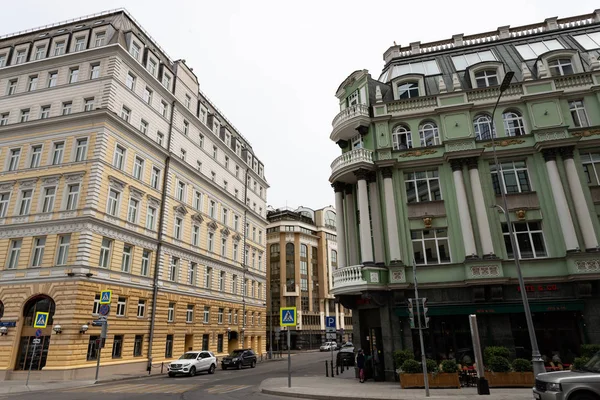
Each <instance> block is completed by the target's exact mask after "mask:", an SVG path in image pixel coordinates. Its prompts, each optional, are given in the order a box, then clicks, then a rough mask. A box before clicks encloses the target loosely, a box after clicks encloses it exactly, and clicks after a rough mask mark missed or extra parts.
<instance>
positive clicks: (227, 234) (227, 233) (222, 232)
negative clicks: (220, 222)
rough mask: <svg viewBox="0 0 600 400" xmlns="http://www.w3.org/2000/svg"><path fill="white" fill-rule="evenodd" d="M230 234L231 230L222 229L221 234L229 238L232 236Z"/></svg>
mask: <svg viewBox="0 0 600 400" xmlns="http://www.w3.org/2000/svg"><path fill="white" fill-rule="evenodd" d="M230 233H231V232H230V231H229V229H227V228H223V229H221V234H222V235H223V236H229V234H230Z"/></svg>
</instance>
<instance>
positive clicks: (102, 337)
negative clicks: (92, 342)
mask: <svg viewBox="0 0 600 400" xmlns="http://www.w3.org/2000/svg"><path fill="white" fill-rule="evenodd" d="M107 332H108V321H106V320H103V321H102V331H101V332H100V341H99V342H96V343H98V357H97V360H96V378H95V381H96V382H98V375H99V373H100V355H101V354H102V344H103V342H104V340H106V335H107Z"/></svg>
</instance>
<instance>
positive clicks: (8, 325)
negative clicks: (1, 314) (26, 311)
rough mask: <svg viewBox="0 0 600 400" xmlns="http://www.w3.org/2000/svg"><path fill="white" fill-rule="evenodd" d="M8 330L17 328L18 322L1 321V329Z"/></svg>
mask: <svg viewBox="0 0 600 400" xmlns="http://www.w3.org/2000/svg"><path fill="white" fill-rule="evenodd" d="M2 326H4V327H6V328H15V327H16V326H17V321H0V327H2Z"/></svg>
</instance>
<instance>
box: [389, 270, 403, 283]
mask: <svg viewBox="0 0 600 400" xmlns="http://www.w3.org/2000/svg"><path fill="white" fill-rule="evenodd" d="M402 282H406V276H404V268H398V269H392V270H391V271H390V283H402Z"/></svg>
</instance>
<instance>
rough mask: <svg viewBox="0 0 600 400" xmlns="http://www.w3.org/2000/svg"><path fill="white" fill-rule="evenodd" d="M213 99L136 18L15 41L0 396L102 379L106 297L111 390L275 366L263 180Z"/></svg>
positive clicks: (2, 73)
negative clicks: (244, 352) (226, 369)
mask: <svg viewBox="0 0 600 400" xmlns="http://www.w3.org/2000/svg"><path fill="white" fill-rule="evenodd" d="M198 87H199V86H198V81H197V78H196V76H195V75H194V74H193V72H192V71H191V69H190V68H188V67H187V66H186V64H185V62H184V61H182V60H180V61H171V60H170V59H169V57H168V56H167V55H166V53H165V52H164V51H163V50H162V49H161V48H160V47H159V46H158V44H156V43H155V42H154V41H153V40H152V38H151V37H150V36H149V35H148V34H147V33H146V32H145V31H144V30H143V28H142V27H141V26H139V24H137V22H136V21H135V20H134V19H133V18H132V17H131V16H130V15H129V14H127V12H125V11H114V12H110V13H105V14H101V15H96V16H93V17H84V18H81V19H80V20H76V21H70V22H68V23H64V24H63V23H60V24H55V25H53V26H49V27H45V28H41V29H35V30H30V31H28V32H26V33H17V34H13V35H6V36H4V37H0V171H1V172H0V260H3V261H0V262H4V264H0V334H1V336H0V380H4V379H23V377H24V376H25V375H26V373H27V369H28V368H29V365H30V364H31V365H32V369H33V373H32V376H33V377H34V378H36V379H78V378H86V377H92V376H93V374H94V367H95V365H96V360H97V357H98V348H97V347H98V346H97V339H98V338H99V336H100V328H99V327H95V326H92V324H91V321H93V320H95V319H97V318H98V317H99V311H100V310H99V306H100V304H99V303H100V292H101V290H111V291H112V299H111V303H110V313H109V315H108V317H107V318H108V323H109V327H108V335H107V338H106V341H105V345H104V348H103V349H102V356H101V374H104V375H106V374H118V373H135V372H144V371H146V370H147V368H148V367H150V366H153V367H154V369H153V370H155V369H156V367H157V365H158V366H160V363H161V362H163V361H168V360H170V359H172V358H175V357H179V355H180V354H181V353H183V352H184V351H187V350H190V349H194V350H199V349H208V350H210V351H212V352H214V353H216V354H224V353H228V352H229V351H231V350H232V349H235V348H240V347H249V348H253V349H254V350H255V351H256V352H259V353H262V352H264V351H265V342H266V337H265V321H266V319H265V317H266V312H265V309H266V308H265V301H266V300H265V299H266V290H265V287H266V284H265V282H266V264H265V261H266V257H265V256H264V251H265V241H266V224H267V222H266V218H265V217H266V191H267V188H268V184H267V182H266V179H265V176H264V166H263V164H262V163H261V162H260V160H259V159H258V158H256V157H255V155H254V153H253V150H252V148H251V146H250V144H249V143H248V141H247V140H246V139H245V138H243V137H242V136H241V135H240V134H239V132H237V131H236V130H235V128H233V126H232V125H231V123H230V122H229V121H228V120H227V119H226V118H225V117H224V116H223V115H222V114H221V113H220V111H219V110H218V109H216V107H215V106H214V105H213V104H212V103H211V102H210V100H208V98H207V97H206V96H205V95H204V94H202V93H201V92H199V89H198ZM37 311H46V312H49V313H50V318H49V323H48V325H47V328H45V329H43V330H42V332H41V336H40V345H38V346H36V352H35V353H33V339H34V338H35V334H36V332H35V331H36V329H35V328H34V327H33V317H34V315H35V313H36V312H37ZM32 361H33V362H32Z"/></svg>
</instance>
